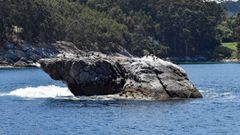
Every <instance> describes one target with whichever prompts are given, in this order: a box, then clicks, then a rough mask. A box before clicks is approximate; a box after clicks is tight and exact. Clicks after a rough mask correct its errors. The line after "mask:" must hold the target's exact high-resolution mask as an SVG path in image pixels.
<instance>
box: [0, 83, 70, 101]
mask: <svg viewBox="0 0 240 135" xmlns="http://www.w3.org/2000/svg"><path fill="white" fill-rule="evenodd" d="M0 96H16V97H22V98H56V97H67V96H73V94H72V93H71V92H70V91H69V90H68V88H64V87H59V86H54V85H49V86H39V87H27V88H20V89H16V90H13V91H11V92H9V93H0Z"/></svg>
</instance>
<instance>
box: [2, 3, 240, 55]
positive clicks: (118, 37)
mask: <svg viewBox="0 0 240 135" xmlns="http://www.w3.org/2000/svg"><path fill="white" fill-rule="evenodd" d="M228 8H229V6H226V5H224V4H218V3H216V2H207V1H205V0H31V1H29V0H4V1H0V42H1V43H3V42H6V41H9V42H13V41H15V40H23V41H25V42H27V43H31V44H38V43H46V44H50V43H53V42H56V41H69V42H72V43H74V44H75V45H77V47H78V48H79V49H82V50H86V51H88V50H93V51H101V52H105V53H109V52H117V51H119V50H122V49H123V48H125V49H126V50H128V51H129V52H130V53H132V54H133V55H135V56H143V55H149V54H154V55H156V56H159V57H180V56H189V57H192V56H205V57H209V58H212V57H213V58H214V57H223V58H225V57H230V56H229V55H231V53H232V52H231V51H232V50H231V49H229V48H227V47H225V46H223V45H222V43H223V42H238V41H240V14H239V13H238V14H237V13H235V14H234V15H231V16H229V15H228V13H227V11H226V10H228ZM228 11H230V9H229V10H228ZM236 12H237V11H236ZM237 48H240V45H238V46H237ZM239 50H240V49H239Z"/></svg>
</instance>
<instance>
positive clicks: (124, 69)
mask: <svg viewBox="0 0 240 135" xmlns="http://www.w3.org/2000/svg"><path fill="white" fill-rule="evenodd" d="M97 55H99V57H95V56H91V57H81V58H64V59H63V58H62V59H60V58H55V59H43V60H41V61H40V64H41V67H42V69H43V70H44V71H45V72H46V73H48V74H49V75H50V76H51V77H52V78H53V79H54V80H62V81H63V82H65V83H66V84H67V85H68V87H69V89H70V90H71V92H72V93H73V94H74V95H75V96H82V95H85V96H91V95H106V94H119V95H120V96H123V97H128V98H137V99H142V98H146V99H155V100H165V99H170V98H200V97H202V95H201V93H200V92H199V91H198V90H197V89H196V88H195V87H194V86H193V84H192V83H191V82H190V81H189V79H188V77H187V75H186V73H185V71H184V70H183V69H182V68H180V67H179V66H177V65H174V64H172V63H170V62H166V61H163V60H161V59H159V58H156V57H154V58H153V57H148V58H141V59H140V58H129V57H123V56H121V57H119V56H106V55H103V54H101V53H98V54H97Z"/></svg>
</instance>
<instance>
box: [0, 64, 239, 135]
mask: <svg viewBox="0 0 240 135" xmlns="http://www.w3.org/2000/svg"><path fill="white" fill-rule="evenodd" d="M179 66H181V67H182V68H183V69H184V70H185V71H186V72H187V74H188V76H189V78H190V80H191V81H192V82H193V84H194V85H195V86H196V87H197V88H198V89H199V90H200V91H201V93H202V94H203V96H204V97H203V98H202V99H177V100H168V101H149V100H129V99H118V98H114V96H92V97H74V96H73V95H72V93H71V92H70V91H69V90H68V88H67V87H66V85H65V84H64V83H63V82H61V81H54V80H52V79H51V78H50V77H49V76H48V75H47V74H46V73H44V72H43V71H42V70H41V69H40V68H0V135H239V134H240V64H239V63H228V64H224V63H214V64H213V63H212V64H211V63H209V64H180V65H179Z"/></svg>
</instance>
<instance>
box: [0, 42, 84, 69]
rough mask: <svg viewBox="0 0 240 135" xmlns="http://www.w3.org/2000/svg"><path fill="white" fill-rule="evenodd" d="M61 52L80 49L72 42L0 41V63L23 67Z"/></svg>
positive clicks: (76, 51)
mask: <svg viewBox="0 0 240 135" xmlns="http://www.w3.org/2000/svg"><path fill="white" fill-rule="evenodd" d="M39 44H40V43H39ZM63 53H80V50H78V49H77V48H76V46H75V45H74V44H72V43H68V42H64V41H57V42H56V43H52V44H49V45H43V44H40V45H31V44H28V43H24V42H19V43H12V42H5V43H2V44H1V43H0V65H4V66H5V65H8V66H9V65H11V66H22V67H25V66H28V65H32V64H33V63H35V62H37V61H38V60H39V59H41V58H52V57H56V56H57V55H58V54H63ZM22 59H24V61H22Z"/></svg>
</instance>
